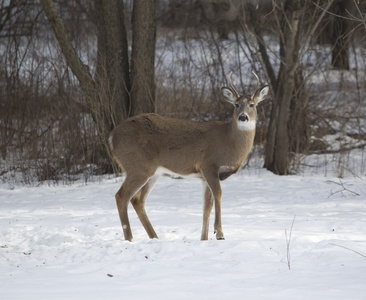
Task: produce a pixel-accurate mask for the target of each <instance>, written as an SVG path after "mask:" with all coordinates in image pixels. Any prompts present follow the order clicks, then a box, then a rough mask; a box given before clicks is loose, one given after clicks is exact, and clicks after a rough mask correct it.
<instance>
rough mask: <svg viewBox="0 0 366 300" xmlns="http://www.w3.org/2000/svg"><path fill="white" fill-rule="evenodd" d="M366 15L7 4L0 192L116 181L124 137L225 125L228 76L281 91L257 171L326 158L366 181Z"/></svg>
mask: <svg viewBox="0 0 366 300" xmlns="http://www.w3.org/2000/svg"><path fill="white" fill-rule="evenodd" d="M365 11H366V1H357V0H348V1H347V0H346V1H344V0H343V1H340V0H334V1H332V0H328V1H321V0H318V1H309V0H307V1H288V0H287V1H286V0H283V1H279V0H278V1H277V0H276V1H260V0H258V1H257V0H254V1H249V0H248V1H238V0H200V1H197V0H190V1H181V0H177V1H137V0H135V1H132V0H125V1H103V0H95V1H82V0H73V1H64V0H60V1H55V2H54V1H49V0H42V1H35V0H34V1H33V0H32V1H11V0H10V1H2V3H1V4H0V66H1V68H0V99H1V101H0V109H1V110H0V176H1V179H2V180H3V181H11V182H14V183H21V184H24V183H25V184H35V183H36V184H38V183H39V182H43V181H51V182H64V183H70V182H73V181H74V180H76V179H80V178H83V179H84V180H85V181H88V180H91V179H92V178H93V176H94V175H100V174H106V173H112V172H118V169H117V168H116V166H115V165H114V163H113V161H112V160H111V158H110V156H109V153H108V147H107V139H108V134H109V132H110V131H111V130H112V129H113V128H114V126H116V125H118V123H119V122H120V121H121V120H123V119H125V118H127V117H130V116H133V115H136V114H139V113H143V112H157V113H159V114H161V115H165V116H170V117H175V118H185V119H191V120H195V121H207V120H212V119H220V120H224V121H225V120H228V119H229V118H230V115H231V107H230V105H227V104H225V103H224V102H223V101H221V100H222V99H221V98H222V97H221V94H220V88H221V87H222V86H224V85H226V84H227V83H226V80H227V76H228V74H229V72H230V71H232V72H233V83H234V85H235V86H236V87H237V89H238V90H239V91H242V92H243V93H244V92H245V93H250V92H251V91H253V89H254V88H255V86H256V78H255V77H254V76H253V75H252V71H254V72H255V73H256V74H258V76H259V78H260V80H261V82H262V83H268V84H269V85H270V87H271V97H270V100H269V101H266V103H263V105H261V107H260V108H259V121H258V126H257V135H256V141H255V147H254V150H253V151H252V153H251V155H250V157H249V159H248V161H247V162H246V165H248V164H252V165H256V166H258V167H262V166H265V167H266V168H267V169H269V170H271V171H272V172H274V173H275V174H281V175H285V174H294V173H300V172H301V170H302V167H303V166H304V165H305V164H306V157H309V156H314V155H315V156H316V155H322V154H328V157H327V160H329V157H330V160H331V161H332V162H333V163H335V164H336V165H337V168H336V170H335V173H336V175H337V176H339V177H342V176H343V175H344V173H345V172H350V173H353V174H355V175H364V174H365V173H366V158H365V152H364V149H365V145H366V107H365V106H366V105H365V100H364V99H365V94H366V80H365V78H366V76H365V75H366V74H365V70H366V47H365V43H366V40H365V36H366V34H365V33H366V17H365ZM355 149H357V155H359V156H361V160H357V161H358V163H357V164H353V163H352V161H353V160H352V155H353V154H352V153H355V152H354V150H355ZM329 155H330V156H329ZM314 161H315V162H316V161H317V160H312V162H313V165H312V167H314V169H318V170H321V171H322V172H323V171H324V172H327V171H326V167H325V165H326V164H327V162H324V161H323V160H320V159H319V160H318V163H317V164H314ZM359 161H361V164H360V163H359Z"/></svg>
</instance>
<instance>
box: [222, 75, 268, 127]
mask: <svg viewBox="0 0 366 300" xmlns="http://www.w3.org/2000/svg"><path fill="white" fill-rule="evenodd" d="M254 75H255V74H254ZM255 76H256V77H257V82H258V84H257V88H256V89H255V91H254V93H253V94H252V95H240V94H239V93H238V92H237V91H236V89H235V88H234V86H233V85H232V83H231V73H230V74H229V78H228V83H229V87H223V88H221V91H222V94H223V96H224V99H225V100H226V101H228V102H229V103H231V104H232V105H233V106H234V113H233V122H236V124H237V126H238V128H239V129H240V130H254V129H255V124H256V120H257V105H258V103H259V102H261V101H263V100H264V99H265V98H266V96H267V94H268V90H269V87H268V85H265V86H263V87H261V88H259V79H258V76H257V75H255Z"/></svg>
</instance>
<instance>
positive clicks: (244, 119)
mask: <svg viewBox="0 0 366 300" xmlns="http://www.w3.org/2000/svg"><path fill="white" fill-rule="evenodd" d="M239 121H240V122H248V121H249V117H248V115H247V114H241V115H240V116H239Z"/></svg>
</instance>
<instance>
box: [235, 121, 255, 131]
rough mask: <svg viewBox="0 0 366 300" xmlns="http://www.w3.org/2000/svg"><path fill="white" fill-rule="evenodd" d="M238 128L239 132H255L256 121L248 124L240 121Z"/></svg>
mask: <svg viewBox="0 0 366 300" xmlns="http://www.w3.org/2000/svg"><path fill="white" fill-rule="evenodd" d="M238 128H239V130H248V131H250V130H254V129H255V121H253V120H252V121H246V122H241V121H238Z"/></svg>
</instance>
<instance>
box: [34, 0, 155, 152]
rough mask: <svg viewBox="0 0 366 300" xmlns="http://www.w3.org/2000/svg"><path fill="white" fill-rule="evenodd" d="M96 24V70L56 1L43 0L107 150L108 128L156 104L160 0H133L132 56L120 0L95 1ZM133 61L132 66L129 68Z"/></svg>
mask: <svg viewBox="0 0 366 300" xmlns="http://www.w3.org/2000/svg"><path fill="white" fill-rule="evenodd" d="M94 3H95V8H96V9H95V11H96V14H97V22H98V62H97V68H96V74H95V76H93V75H92V74H91V73H90V69H91V68H90V67H88V66H86V65H84V64H83V62H82V61H81V59H80V58H79V57H78V55H77V53H76V51H75V49H74V47H73V46H72V42H71V40H70V37H69V35H68V33H67V31H66V29H65V25H64V23H63V20H62V18H61V15H60V13H59V11H58V9H57V7H56V5H55V3H54V1H53V0H41V4H42V7H43V9H44V12H45V14H46V16H47V18H48V20H49V23H50V25H51V27H52V29H53V31H54V33H55V36H56V39H57V41H58V43H59V46H60V48H61V51H62V53H63V55H64V56H65V60H66V62H67V64H68V66H69V67H70V69H71V70H72V72H73V73H74V75H75V76H76V77H77V79H78V81H79V83H80V87H81V89H82V91H83V93H84V96H85V100H86V104H87V108H88V111H89V112H90V113H91V115H92V117H93V120H94V122H95V123H96V126H97V131H98V135H99V137H100V138H101V140H102V142H103V144H104V145H105V149H106V151H107V152H108V147H107V144H108V136H109V133H110V131H111V130H112V129H113V128H114V127H115V126H116V125H117V124H118V123H119V122H120V121H121V120H123V119H125V118H127V117H129V116H132V115H136V114H139V113H142V112H153V111H154V107H155V77H154V58H155V39H156V0H147V1H146V0H145V1H142V0H134V2H133V4H134V5H133V11H132V54H131V63H130V62H129V58H128V42H127V33H126V28H125V25H124V12H123V2H122V0H95V2H94ZM130 65H131V69H130Z"/></svg>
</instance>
